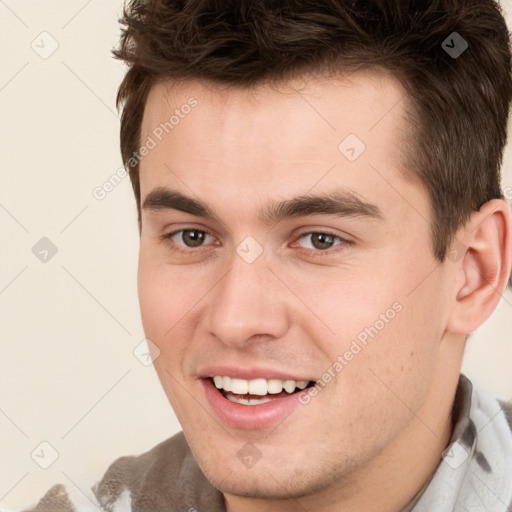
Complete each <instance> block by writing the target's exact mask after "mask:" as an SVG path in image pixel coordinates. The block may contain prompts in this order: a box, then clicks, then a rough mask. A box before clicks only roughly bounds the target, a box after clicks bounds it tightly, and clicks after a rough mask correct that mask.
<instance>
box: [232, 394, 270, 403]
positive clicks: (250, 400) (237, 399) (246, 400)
mask: <svg viewBox="0 0 512 512" xmlns="http://www.w3.org/2000/svg"><path fill="white" fill-rule="evenodd" d="M226 398H227V399H228V400H229V401H230V402H234V403H235V404H242V405H260V404H266V403H267V402H272V398H241V397H238V396H235V395H232V394H231V393H229V394H228V395H227V396H226Z"/></svg>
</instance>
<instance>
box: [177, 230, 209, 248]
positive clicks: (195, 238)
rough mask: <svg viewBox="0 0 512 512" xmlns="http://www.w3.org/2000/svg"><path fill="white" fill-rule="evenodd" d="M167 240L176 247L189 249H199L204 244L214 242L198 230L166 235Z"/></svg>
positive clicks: (206, 234)
mask: <svg viewBox="0 0 512 512" xmlns="http://www.w3.org/2000/svg"><path fill="white" fill-rule="evenodd" d="M167 238H169V239H170V240H172V241H173V242H175V243H177V244H178V245H182V246H185V247H189V248H195V247H201V246H202V245H204V244H205V243H207V242H211V241H213V240H214V238H213V237H212V236H211V235H209V234H208V233H206V232H205V231H201V230H199V229H182V230H180V231H175V232H174V233H171V234H169V235H167Z"/></svg>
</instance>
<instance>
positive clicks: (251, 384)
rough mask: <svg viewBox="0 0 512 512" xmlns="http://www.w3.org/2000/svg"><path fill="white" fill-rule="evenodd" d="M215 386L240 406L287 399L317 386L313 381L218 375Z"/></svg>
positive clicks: (214, 378)
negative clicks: (248, 378)
mask: <svg viewBox="0 0 512 512" xmlns="http://www.w3.org/2000/svg"><path fill="white" fill-rule="evenodd" d="M210 380H211V382H212V383H213V385H214V386H215V387H216V388H217V390H218V391H219V392H220V393H221V394H222V396H223V397H224V398H225V399H226V400H229V401H230V402H233V403H236V404H240V405H261V404H265V403H268V402H272V401H274V400H278V399H280V398H285V397H288V396H291V395H293V394H295V393H298V392H300V391H302V390H304V389H306V388H309V387H312V386H314V385H315V383H314V382H313V381H307V380H301V381H294V380H281V379H252V380H245V379H237V378H234V377H229V376H220V375H216V376H214V377H211V378H210Z"/></svg>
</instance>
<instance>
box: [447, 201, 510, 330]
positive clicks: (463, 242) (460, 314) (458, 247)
mask: <svg viewBox="0 0 512 512" xmlns="http://www.w3.org/2000/svg"><path fill="white" fill-rule="evenodd" d="M448 254H450V255H451V256H452V257H449V259H450V260H451V264H453V265H456V267H455V269H454V276H455V279H454V288H453V297H452V307H451V310H450V315H449V319H448V324H447V330H448V331H450V332H453V333H456V334H470V333H472V332H474V331H475V330H476V329H477V328H478V327H480V326H481V325H482V324H483V323H484V322H485V321H486V320H487V319H488V318H489V317H490V316H491V314H492V312H493V311H494V310H495V309H496V306H497V305H498V303H499V301H500V299H501V298H502V295H503V293H504V291H505V289H506V287H507V284H508V280H509V277H510V270H511V265H512V214H511V211H510V207H509V205H508V203H507V202H506V201H504V200H502V199H493V200H492V201H489V202H488V203H485V204H484V205H483V206H482V208H481V209H480V211H478V212H475V213H474V214H473V215H472V216H471V219H470V221H469V222H468V223H467V224H466V225H465V226H464V228H462V229H461V230H460V231H459V233H458V234H457V237H456V240H455V241H454V243H453V244H452V246H451V247H450V248H449V252H448ZM454 256H456V257H454ZM447 263H448V262H447Z"/></svg>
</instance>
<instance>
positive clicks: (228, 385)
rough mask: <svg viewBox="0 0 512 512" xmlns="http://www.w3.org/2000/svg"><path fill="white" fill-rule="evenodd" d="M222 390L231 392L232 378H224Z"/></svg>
mask: <svg viewBox="0 0 512 512" xmlns="http://www.w3.org/2000/svg"><path fill="white" fill-rule="evenodd" d="M214 380H215V379H214ZM221 389H223V390H224V391H231V377H222V386H221Z"/></svg>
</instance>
